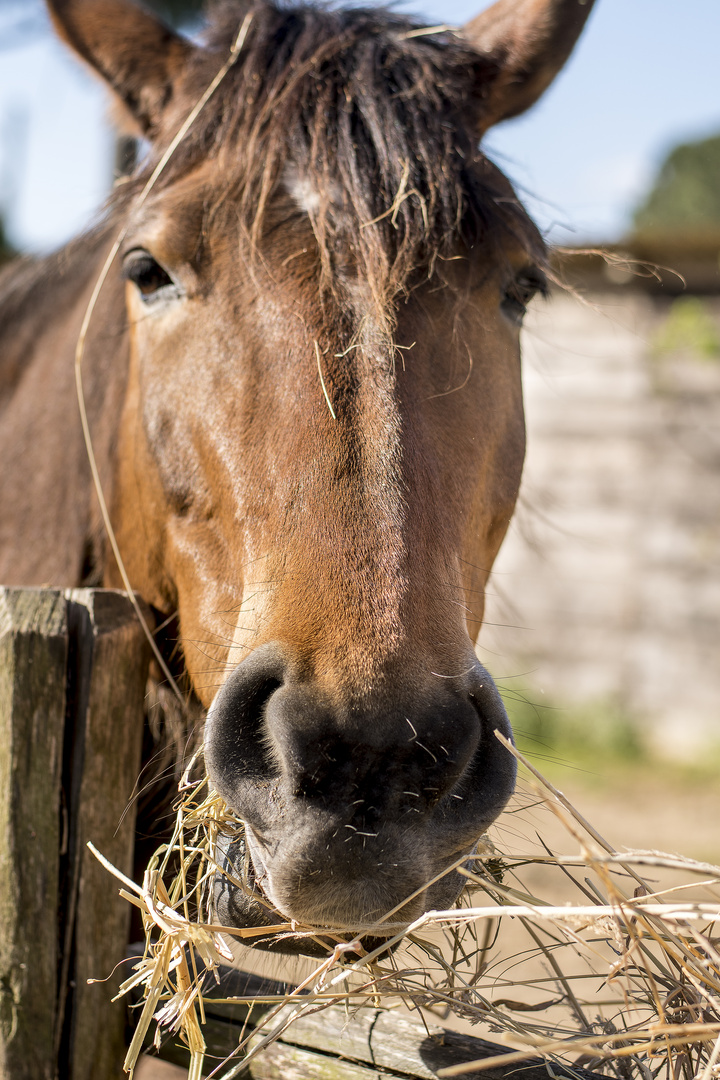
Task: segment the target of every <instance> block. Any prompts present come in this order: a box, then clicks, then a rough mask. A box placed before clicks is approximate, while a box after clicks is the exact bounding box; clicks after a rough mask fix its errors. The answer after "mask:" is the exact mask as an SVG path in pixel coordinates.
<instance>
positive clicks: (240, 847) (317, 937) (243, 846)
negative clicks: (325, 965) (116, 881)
mask: <svg viewBox="0 0 720 1080" xmlns="http://www.w3.org/2000/svg"><path fill="white" fill-rule="evenodd" d="M253 847H254V845H253V844H252V843H250V844H249V845H248V844H247V843H246V837H245V836H241V837H239V838H237V839H234V840H232V841H230V842H225V843H223V842H222V841H218V844H217V847H216V850H215V855H216V859H217V863H218V865H219V866H220V868H221V870H220V871H219V872H218V873H217V874H216V875H215V880H214V883H213V921H215V922H217V923H220V924H221V925H223V926H227V927H234V928H237V929H250V928H256V929H258V930H262V928H263V927H265V926H267V927H271V926H277V924H278V922H280V921H281V920H282V921H285V920H286V917H285V916H284V915H283V914H282V912H280V911H278V909H277V908H276V907H275V906H274V905H273V904H272V903H271V902H270V901H269V900H267V899H266V898H265V896H264V895H263V893H262V891H261V888H260V884H259V882H260V881H261V880H262V878H263V877H264V868H263V867H262V866H261V865H260V866H258V865H256V861H255V860H256V859H257V857H258V856H257V855H256V854H255V853H254V851H253ZM248 856H249V857H248ZM228 875H229V876H228ZM241 876H242V878H243V879H244V886H245V887H244V888H243V887H241V886H240V885H237V884H235V881H238V880H239V879H240V877H241ZM231 878H234V879H235V881H233V880H231ZM464 884H465V882H464V880H463V878H462V877H461V875H460V874H458V873H456V872H453V873H450V874H447V875H446V876H445V877H444V878H442V880H441V881H439V882H437V883H436V884H435V885H434V886H433V887H432V888H430V889H428V891H427V893H426V894H425V898H424V900H425V903H424V908H425V910H431V909H442V908H448V907H451V906H452V905H453V904H454V903H455V901H456V900H457V898H458V896H459V895H460V892H461V891H462V888H463V885H464ZM286 921H290V919H287V920H286ZM396 925H397V924H396ZM394 935H395V930H394V931H393V934H392V935H388V936H387V937H385V936H380V935H377V934H368V935H363V936H362V938H361V943H362V950H363V951H364V952H366V953H368V952H372V951H373V950H374V949H377V948H380V947H381V946H383V945H385V943H387V942H389V941H390V938H391V936H394ZM355 936H356V935H355V934H354V933H353V931H352V930H351V929H350V928H348V929H347V930H346V931H344V932H343V933H342V934H338V933H333V934H332V936H325V935H324V934H323V931H322V929H318V932H317V933H315V934H307V933H305V934H302V935H300V934H293V933H290V932H282V933H278V932H277V931H269V933H268V934H267V936H265V935H263V934H262V933H258V934H257V935H255V934H253V935H252V936H251V937H248V938H237V939H235V940H239V941H240V942H241V943H242V944H244V945H247V946H252V948H254V949H262V950H264V951H266V952H273V953H281V954H283V955H289V956H297V955H303V956H310V957H314V958H320V959H325V958H326V957H327V956H329V955H330V953H332V951H333V949H335V948H336V946H337V945H338V944H342V942H343V941H346V942H349V941H352V939H353V938H354V937H355ZM399 944H400V942H395V943H393V944H387V945H386V952H387V953H390V952H394V951H395V949H396V948H397V947H398V945H399Z"/></svg>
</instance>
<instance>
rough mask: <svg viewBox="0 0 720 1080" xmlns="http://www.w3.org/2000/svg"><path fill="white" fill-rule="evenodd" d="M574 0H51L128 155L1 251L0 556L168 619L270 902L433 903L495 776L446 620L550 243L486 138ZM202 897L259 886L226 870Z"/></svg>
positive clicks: (478, 572)
mask: <svg viewBox="0 0 720 1080" xmlns="http://www.w3.org/2000/svg"><path fill="white" fill-rule="evenodd" d="M592 5H593V0H498V2H497V3H495V4H493V5H492V6H491V7H489V8H488V9H486V10H484V11H483V12H482V13H481V14H479V15H478V16H477V17H475V18H474V19H473V20H472V21H470V22H469V23H468V24H467V25H466V26H464V27H462V28H461V29H459V30H452V29H450V28H448V27H430V28H428V27H426V26H424V25H423V24H422V23H420V22H418V21H416V20H414V19H412V18H409V17H406V16H405V15H400V14H397V13H395V12H393V11H392V10H387V9H385V8H379V7H364V8H363V7H348V8H341V7H335V6H314V5H311V4H301V5H299V6H280V5H276V3H274V2H273V0H216V2H215V3H213V4H212V5H211V7H210V10H209V13H208V21H207V30H206V32H205V36H204V37H203V38H202V40H200V41H189V40H186V39H185V38H184V37H182V36H180V35H178V34H177V33H175V32H173V31H172V30H170V29H169V28H167V27H166V26H164V25H163V24H162V23H161V22H159V21H158V20H157V19H156V18H155V17H154V16H152V15H150V14H149V13H148V12H146V11H144V10H143V9H142V8H140V7H138V6H135V5H134V4H133V3H131V2H130V0H48V6H49V10H50V14H51V16H52V20H53V23H54V26H55V28H56V30H57V32H58V33H59V34H60V36H61V38H62V39H63V40H64V41H65V42H66V43H67V44H68V45H69V46H70V47H71V48H72V49H73V50H74V51H75V53H76V54H77V55H78V56H79V57H80V58H81V60H83V61H84V62H85V63H86V64H87V65H89V66H90V67H91V68H92V69H93V71H94V72H95V73H96V74H97V75H99V76H100V78H101V79H102V80H104V82H105V83H106V84H107V86H108V87H109V88H110V90H111V91H112V93H113V95H114V98H115V99H116V101H117V102H118V104H119V107H120V108H121V109H122V110H123V111H124V114H125V117H126V122H127V123H130V124H132V125H133V126H134V127H133V129H134V131H135V132H136V133H137V134H138V135H141V136H142V137H143V138H144V139H145V140H146V142H147V146H148V152H147V155H146V156H145V157H144V158H143V159H142V160H141V161H140V163H139V164H138V166H137V168H136V170H135V172H134V173H133V174H132V175H131V176H130V177H126V178H123V179H122V181H121V182H118V183H117V184H116V186H115V189H114V192H113V194H112V196H111V197H110V200H109V203H108V206H107V209H106V212H105V214H104V216H103V217H102V218H101V220H100V221H99V222H98V223H97V224H96V225H95V226H94V227H93V228H92V229H91V230H90V231H88V232H87V233H86V234H85V235H83V236H81V237H80V238H78V239H76V240H74V241H72V242H71V243H70V244H69V245H68V246H66V247H65V248H63V249H62V250H61V251H59V252H57V253H55V254H53V255H50V256H49V257H47V258H43V259H40V260H31V259H25V260H24V261H21V262H20V263H19V264H18V265H16V266H12V267H10V269H8V270H6V271H5V272H4V275H3V277H2V279H1V280H0V326H1V331H0V336H1V340H2V351H1V353H0V355H1V360H0V426H1V432H0V448H1V449H0V454H1V456H2V461H3V469H2V476H1V478H0V492H1V495H0V498H1V500H2V507H3V513H2V519H1V520H0V580H2V581H4V582H6V583H8V584H12V583H21V584H23V585H27V584H44V585H48V584H59V585H63V586H70V585H81V584H86V585H103V586H107V587H118V588H119V587H123V585H124V583H126V582H127V581H129V582H130V583H131V584H132V588H133V589H134V590H136V591H137V592H139V593H140V594H141V595H142V597H143V598H144V600H145V601H146V602H147V603H148V604H150V605H152V607H153V608H155V609H157V611H158V612H159V613H160V617H161V618H162V619H169V618H171V617H172V616H176V618H177V620H178V626H179V648H180V649H181V652H182V657H183V662H184V665H185V668H186V673H187V676H186V677H187V680H188V686H189V689H190V690H191V692H192V693H193V694H194V695H196V697H197V699H198V700H199V702H200V703H201V704H202V706H203V708H204V709H207V710H208V715H207V722H206V729H205V735H204V752H205V758H206V762H207V770H208V774H209V777H210V780H211V782H212V784H213V786H214V788H215V789H216V790H217V791H218V792H219V794H220V795H221V796H222V797H223V798H224V799H225V801H226V802H227V803H228V805H229V806H230V807H231V808H232V809H233V811H235V813H236V814H237V815H238V816H239V817H240V818H241V819H242V820H243V821H244V822H245V826H246V843H247V856H246V861H247V865H248V867H249V873H250V875H251V878H252V880H253V882H254V885H255V886H256V888H257V890H258V891H259V895H261V896H263V897H265V898H266V899H267V900H268V901H269V902H271V903H272V904H273V905H274V906H275V907H276V908H277V909H278V911H280V912H281V913H282V914H283V915H284V916H285V917H286V918H288V919H292V920H295V921H296V922H298V923H302V924H306V925H312V926H315V927H328V926H332V927H336V928H338V927H339V928H353V927H356V926H358V925H360V926H368V925H372V924H374V923H375V922H376V921H377V920H379V919H381V918H382V917H383V915H384V914H385V913H387V912H388V911H391V910H393V911H395V912H396V913H397V914H396V916H395V918H396V919H400V920H404V921H405V922H409V921H410V920H412V919H414V918H416V917H417V916H418V915H420V914H421V913H423V912H425V911H427V910H430V909H431V908H442V907H447V906H449V905H451V904H452V903H454V902H455V900H456V899H457V897H458V895H459V892H460V889H461V886H462V884H463V878H462V876H461V875H460V874H459V873H458V870H457V867H458V865H459V864H460V863H461V862H462V860H463V859H466V858H468V857H471V855H472V853H473V852H474V851H475V847H476V844H477V841H478V838H479V837H480V836H481V835H482V834H483V833H484V832H485V831H486V830H487V828H488V827H489V826H490V825H491V824H492V822H493V821H494V820H495V819H496V818H497V817H498V815H499V814H500V812H501V811H502V809H503V808H504V807H505V805H506V803H507V801H508V799H509V798H510V795H511V793H512V791H513V788H514V784H515V759H514V757H513V755H512V754H511V752H510V751H509V750H508V748H507V745H506V744H503V742H502V741H501V740H500V739H498V738H497V737H496V736H497V734H498V733H499V734H500V735H502V736H504V738H505V740H510V739H511V738H512V734H511V729H510V724H509V722H508V719H507V715H506V713H505V710H504V708H503V704H502V701H501V698H500V695H499V692H498V690H497V689H496V687H495V685H494V683H493V681H492V679H491V677H490V675H489V674H488V672H487V671H486V670H485V668H484V667H483V666H482V665H481V664H480V663H479V661H478V659H477V657H476V655H475V647H474V642H475V639H476V637H477V633H478V631H479V628H480V625H481V623H482V618H483V597H484V589H485V585H486V582H487V578H488V574H489V572H490V568H491V566H492V563H493V560H494V558H495V556H496V554H497V551H498V549H499V547H500V544H501V541H502V539H503V537H504V534H505V532H506V529H507V527H508V523H509V521H510V518H511V515H512V513H513V509H514V505H515V500H516V496H517V492H518V486H519V482H520V475H521V470H522V465H523V457H524V450H525V440H524V421H523V406H522V394H521V380H520V350H519V331H520V326H521V323H522V318H523V315H524V313H525V309H526V307H527V305H528V303H529V302H530V300H531V299H532V297H533V296H534V295H535V294H536V293H537V292H542V291H543V290H544V289H545V281H546V274H545V266H546V250H545V246H544V244H543V240H542V238H541V236H540V234H539V233H538V231H537V229H536V228H535V226H534V225H533V224H532V222H531V221H530V219H529V218H528V216H527V214H526V212H525V210H524V209H523V207H522V205H521V204H520V202H519V200H518V198H517V196H516V194H515V192H514V190H513V188H512V186H511V184H510V183H509V181H508V180H507V179H506V177H505V176H504V175H503V174H502V173H501V171H500V170H499V169H498V168H497V167H496V166H495V165H494V164H492V163H491V161H490V160H489V159H488V158H487V156H486V155H485V154H484V153H483V152H482V150H481V149H480V148H479V144H480V140H481V138H482V136H483V135H484V133H485V132H486V131H487V130H488V128H490V127H491V126H492V125H493V124H496V123H498V122H500V121H502V120H504V119H507V118H509V117H512V116H516V115H518V114H519V113H522V112H523V111H524V110H526V109H528V108H529V107H530V106H531V105H532V104H533V103H534V102H535V101H536V100H537V99H538V98H539V96H540V95H541V94H542V92H543V91H544V90H545V89H546V87H547V86H548V85H549V84H550V83H551V81H552V79H553V78H554V76H555V75H556V73H557V72H558V71H559V70H560V68H561V67H562V66H563V64H564V63H565V61H566V59H567V58H568V56H569V54H570V52H571V50H572V48H573V46H574V44H575V41H576V40H577V38H578V36H579V35H580V33H581V31H582V28H583V26H584V24H585V21H586V19H587V16H588V14H589V12H590V9H591V7H592ZM116 238H117V239H116ZM100 285H102V287H100ZM79 337H80V338H81V340H82V356H83V360H82V368H81V379H82V401H83V406H84V408H85V411H86V415H87V425H88V432H87V434H88V437H89V439H90V440H91V443H92V449H93V454H94V461H95V463H96V468H97V474H98V483H99V485H100V486H101V490H102V492H103V495H104V498H105V502H106V506H107V517H108V522H109V525H110V531H111V533H112V538H113V541H114V543H115V544H116V545H117V550H118V552H119V555H120V558H121V560H122V564H123V567H124V573H125V576H122V574H121V571H120V569H119V563H118V560H117V559H116V558H115V557H114V555H113V553H112V550H111V547H110V543H109V531H108V529H107V528H106V527H105V524H104V521H103V518H102V516H101V513H100V510H99V509H98V501H97V500H96V496H95V491H94V488H93V480H92V475H91V469H90V465H89V459H88V452H87V445H86V441H85V439H84V437H83V433H82V430H81V424H80V420H79V417H78V410H77V402H76V399H75V394H76V383H75V373H74V364H73V357H74V356H75V355H76V350H77V343H78V339H79ZM221 855H222V856H223V857H224V858H226V860H229V863H230V865H231V866H232V865H236V864H237V861H238V859H239V858H240V856H238V855H237V852H233V851H230V850H228V851H226V852H224V854H223V853H222V852H221V853H220V854H219V856H218V857H219V858H220V856H221ZM233 859H234V860H235V863H233ZM217 904H218V908H217V910H218V917H219V918H222V919H223V920H224V921H225V923H226V924H227V925H235V926H245V925H252V924H254V923H256V924H257V925H264V922H263V920H265V919H266V918H267V915H266V912H265V908H263V906H262V905H261V904H259V903H258V902H257V901H255V900H253V899H252V898H248V896H247V895H246V894H245V893H243V892H242V891H241V890H239V889H238V888H237V887H235V886H234V885H231V884H227V883H226V884H225V886H223V888H221V889H220V890H219V892H218V897H217ZM301 947H302V946H298V948H301Z"/></svg>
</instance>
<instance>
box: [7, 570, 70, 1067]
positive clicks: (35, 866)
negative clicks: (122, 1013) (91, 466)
mask: <svg viewBox="0 0 720 1080" xmlns="http://www.w3.org/2000/svg"><path fill="white" fill-rule="evenodd" d="M67 650H68V632H67V625H66V618H65V600H64V597H63V595H62V593H60V592H58V591H55V590H50V589H9V588H0V1077H2V1078H3V1080H53V1078H54V1076H55V1057H54V1046H55V1043H54V1024H55V1003H56V983H57V957H58V924H57V910H58V898H59V896H58V889H59V881H58V879H59V861H60V849H61V843H62V840H63V836H62V832H63V829H62V821H63V816H62V813H61V801H60V800H61V776H62V760H63V731H64V723H65V666H66V658H67Z"/></svg>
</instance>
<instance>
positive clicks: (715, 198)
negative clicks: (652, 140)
mask: <svg viewBox="0 0 720 1080" xmlns="http://www.w3.org/2000/svg"><path fill="white" fill-rule="evenodd" d="M634 220H635V229H636V231H637V232H639V233H648V232H664V233H667V232H677V231H690V232H693V231H696V230H698V229H701V228H703V227H706V226H714V227H717V228H720V135H715V136H713V137H712V138H709V139H701V140H700V141H698V142H690V143H683V144H681V145H680V146H676V147H675V149H674V150H672V151H671V152H670V153H669V154H668V156H667V158H666V159H665V161H664V162H663V164H662V166H661V168H660V172H659V174H658V177H657V179H656V181H655V184H654V185H653V188H652V190H651V191H650V194H649V195H648V197H647V199H646V200H645V202H644V203H643V204H642V206H640V207H639V208H638V210H637V211H636V213H635V219H634Z"/></svg>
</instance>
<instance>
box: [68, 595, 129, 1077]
mask: <svg viewBox="0 0 720 1080" xmlns="http://www.w3.org/2000/svg"><path fill="white" fill-rule="evenodd" d="M67 600H68V626H69V630H70V640H71V655H70V662H69V665H68V685H69V687H71V688H72V691H73V697H72V702H71V709H70V714H71V720H70V716H69V721H68V722H72V724H73V727H74V736H73V748H72V758H73V760H72V768H71V773H72V776H71V780H70V792H69V803H70V808H71V811H70V821H71V827H70V847H69V855H70V858H69V865H68V875H67V889H66V920H65V943H64V954H65V959H66V965H65V967H66V975H67V981H66V983H64V984H63V986H64V987H65V988H66V989H67V990H68V991H69V994H67V996H66V999H65V1009H64V1015H65V1035H64V1038H65V1045H66V1046H68V1051H69V1061H70V1063H71V1068H70V1077H71V1080H91V1078H92V1080H98V1078H102V1080H104V1078H105V1077H108V1078H111V1077H112V1078H114V1077H116V1076H118V1077H119V1076H120V1075H122V1073H121V1065H122V1060H123V1057H124V1054H125V1016H126V1010H125V1004H124V1003H123V1002H119V1003H117V1004H115V1005H112V1004H111V1003H110V999H111V998H112V997H113V996H114V994H115V993H116V991H117V988H118V986H119V984H120V982H121V981H122V979H123V977H124V974H125V972H124V970H122V969H120V970H117V971H114V969H115V967H116V965H117V964H118V963H119V962H120V961H121V960H122V959H123V958H124V957H125V956H126V955H127V940H128V930H129V922H130V907H129V905H128V904H127V903H126V902H125V901H124V900H122V899H121V898H120V897H119V896H118V888H119V884H118V882H117V880H116V879H115V878H113V877H112V876H111V875H110V874H109V873H108V872H107V870H105V869H104V867H102V866H101V864H100V863H99V862H98V861H97V860H96V859H95V857H94V856H93V855H92V853H91V852H90V851H89V850H88V848H87V846H86V845H87V842H88V840H91V841H92V842H93V844H94V845H95V846H96V847H97V848H98V849H99V850H100V851H101V852H102V853H103V855H104V856H105V857H106V858H107V859H109V860H110V862H112V863H113V864H114V865H115V866H116V867H117V868H118V869H119V870H121V871H123V873H125V874H131V873H132V862H133V847H134V841H135V804H134V802H133V801H132V795H133V791H134V788H135V784H136V782H137V779H138V776H139V773H140V764H141V762H140V758H141V750H142V733H143V713H144V697H145V687H146V682H147V670H148V662H149V648H148V644H147V640H146V638H145V635H144V633H143V630H142V627H141V626H140V623H139V622H138V619H137V617H136V615H135V612H134V610H133V607H132V604H131V603H130V601H129V600H128V598H127V597H126V596H125V595H124V594H122V593H119V592H112V591H108V590H94V589H76V590H72V591H71V592H69V593H68V594H67ZM108 976H109V978H108ZM89 979H102V980H106V979H107V981H103V982H101V983H99V984H94V985H89V984H88V980H89ZM68 1005H69V1006H70V1007H69V1008H68ZM68 1020H69V1024H68ZM59 1053H60V1056H61V1057H62V1054H63V1049H62V1046H61V1047H60V1050H59Z"/></svg>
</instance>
